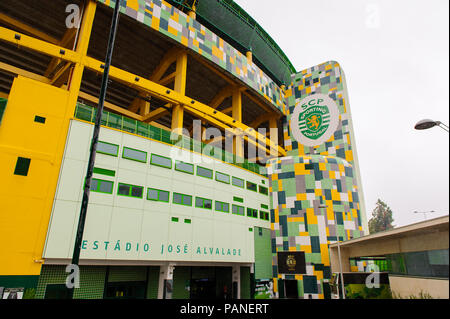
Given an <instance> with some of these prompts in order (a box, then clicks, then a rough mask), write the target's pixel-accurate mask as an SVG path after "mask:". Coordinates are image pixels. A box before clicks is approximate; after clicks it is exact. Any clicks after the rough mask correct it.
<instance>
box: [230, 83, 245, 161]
mask: <svg viewBox="0 0 450 319" xmlns="http://www.w3.org/2000/svg"><path fill="white" fill-rule="evenodd" d="M231 107H232V111H231V114H232V115H231V116H232V118H233V120H236V121H239V122H242V94H241V91H240V90H239V88H235V89H234V90H233V95H232V104H231ZM233 149H234V153H235V154H236V156H239V157H244V144H243V139H242V136H237V135H236V136H235V138H234V148H233Z"/></svg>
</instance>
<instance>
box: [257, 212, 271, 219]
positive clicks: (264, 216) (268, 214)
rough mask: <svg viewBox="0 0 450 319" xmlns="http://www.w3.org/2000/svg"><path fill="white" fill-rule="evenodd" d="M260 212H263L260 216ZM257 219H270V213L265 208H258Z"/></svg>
mask: <svg viewBox="0 0 450 319" xmlns="http://www.w3.org/2000/svg"><path fill="white" fill-rule="evenodd" d="M261 214H263V216H262V217H261ZM266 216H267V218H266ZM259 219H261V220H265V221H270V213H269V212H267V211H265V210H260V211H259Z"/></svg>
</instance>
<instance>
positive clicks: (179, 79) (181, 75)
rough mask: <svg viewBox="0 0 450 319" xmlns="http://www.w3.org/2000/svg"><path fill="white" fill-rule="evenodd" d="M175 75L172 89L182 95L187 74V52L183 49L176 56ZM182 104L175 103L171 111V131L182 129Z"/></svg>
mask: <svg viewBox="0 0 450 319" xmlns="http://www.w3.org/2000/svg"><path fill="white" fill-rule="evenodd" d="M175 72H176V75H175V85H174V91H175V92H178V93H180V94H182V95H185V94H186V76H187V53H186V52H185V51H182V52H180V54H179V55H178V57H177V67H176V71H175ZM183 115H184V107H183V105H180V104H178V105H175V106H174V108H173V112H172V131H176V132H177V133H178V134H181V130H182V129H183V117H184V116H183Z"/></svg>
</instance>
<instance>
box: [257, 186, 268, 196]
mask: <svg viewBox="0 0 450 319" xmlns="http://www.w3.org/2000/svg"><path fill="white" fill-rule="evenodd" d="M259 193H260V194H263V195H269V189H268V188H267V187H264V186H261V185H259Z"/></svg>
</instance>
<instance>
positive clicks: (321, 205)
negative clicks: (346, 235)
mask: <svg viewBox="0 0 450 319" xmlns="http://www.w3.org/2000/svg"><path fill="white" fill-rule="evenodd" d="M327 207H328V205H326V204H324V203H322V198H321V199H320V204H319V208H320V209H322V208H327ZM333 214H334V211H333ZM334 219H335V220H336V217H335V218H334ZM336 241H337V247H338V259H339V270H340V272H339V274H340V277H341V291H342V299H345V287H344V274H343V272H342V260H341V246H340V244H339V242H340V241H339V235H338V233H337V224H336Z"/></svg>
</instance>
